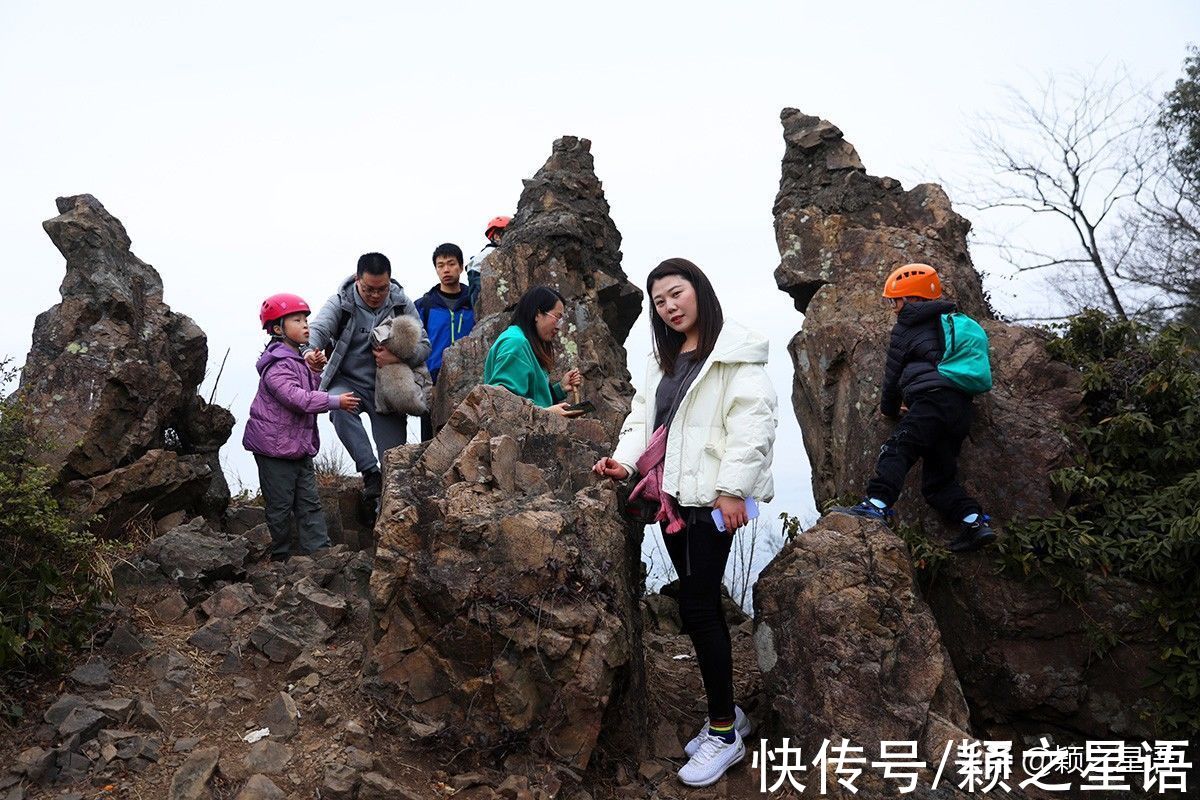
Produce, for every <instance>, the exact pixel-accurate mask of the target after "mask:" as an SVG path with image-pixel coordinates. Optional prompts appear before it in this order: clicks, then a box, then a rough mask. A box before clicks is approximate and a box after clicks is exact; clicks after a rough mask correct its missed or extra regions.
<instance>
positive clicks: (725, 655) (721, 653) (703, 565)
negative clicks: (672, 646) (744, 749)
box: [661, 508, 736, 720]
mask: <svg viewBox="0 0 1200 800" xmlns="http://www.w3.org/2000/svg"><path fill="white" fill-rule="evenodd" d="M680 511H681V512H682V514H683V516H684V518H685V519H686V520H687V521H688V523H687V527H686V528H684V529H683V530H682V531H680V532H679V533H666V523H663V524H662V526H661V527H662V529H663V542H664V543H665V544H666V546H667V554H668V555H670V557H671V564H672V565H674V567H675V574H676V575H678V576H679V617H680V620H681V621H682V622H683V632H684V633H686V634H687V635H688V636H689V637H691V640H692V647H694V648H696V662H697V663H698V664H699V665H700V677H701V679H702V680H703V681H704V693H705V694H706V695H707V696H708V718H709V719H720V720H724V719H733V714H734V711H733V643H732V640H731V639H730V637H729V624H728V623H727V622H726V621H725V609H724V608H722V606H721V580H722V578H724V577H725V563H726V562H727V561H728V560H729V548H730V545H732V543H733V537H734V536H735V535H736V534H729V533H722V532H721V531H719V530H717V526H716V525H715V524H714V523H713V520H712V509H711V508H682V509H680Z"/></svg>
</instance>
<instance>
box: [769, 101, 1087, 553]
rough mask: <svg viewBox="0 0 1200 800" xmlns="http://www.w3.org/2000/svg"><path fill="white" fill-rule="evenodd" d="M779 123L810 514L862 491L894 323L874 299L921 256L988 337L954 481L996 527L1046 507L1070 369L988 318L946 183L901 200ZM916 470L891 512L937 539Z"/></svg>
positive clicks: (821, 139)
mask: <svg viewBox="0 0 1200 800" xmlns="http://www.w3.org/2000/svg"><path fill="white" fill-rule="evenodd" d="M782 120H783V128H784V140H785V142H786V144H787V149H786V152H785V155H784V158H783V177H782V179H781V181H780V185H779V194H778V196H777V197H776V200H775V208H774V214H775V236H776V240H777V243H778V245H779V253H780V257H781V261H780V265H779V267H778V269H776V271H775V280H776V283H777V284H778V285H779V288H780V289H781V290H783V291H785V292H787V293H788V294H790V295H791V296H792V297H793V298H794V300H795V303H796V309H797V310H798V311H800V312H802V313H803V314H804V325H803V327H802V329H801V330H800V332H799V333H797V334H796V336H795V338H793V339H792V342H791V345H790V347H789V350H790V352H791V354H792V360H793V362H794V364H795V368H796V378H795V382H794V384H793V388H792V403H793V405H794V406H795V410H796V417H797V418H798V419H799V421H800V427H801V429H802V430H803V431H804V444H805V448H806V449H807V450H808V457H809V461H810V462H811V464H812V474H813V492H814V494H815V495H816V500H817V504H818V506H820V505H821V504H823V503H825V502H827V501H829V500H831V499H833V498H834V497H837V496H839V495H843V494H845V493H847V492H860V491H862V487H863V486H864V485H865V483H866V480H867V478H868V477H869V476H870V474H871V471H872V468H873V466H874V463H875V458H876V456H877V454H878V452H879V445H880V443H882V442H883V440H884V439H886V438H887V436H888V434H889V432H890V429H891V423H890V422H889V421H887V420H885V419H883V418H881V417H880V416H879V414H878V408H879V391H880V384H881V382H882V378H883V365H884V358H885V355H886V346H887V342H888V337H889V334H890V331H891V326H892V322H893V318H892V314H891V312H890V310H889V309H887V308H886V307H885V306H884V305H883V304H882V303H881V302H880V300H879V297H880V293H881V291H882V287H883V281H884V278H885V277H886V276H887V275H888V273H889V272H891V271H892V270H893V269H895V268H896V267H898V266H900V265H902V264H905V263H908V262H913V261H919V262H924V263H928V264H931V265H933V266H934V267H935V268H936V269H937V270H938V272H939V273H940V275H941V276H942V283H943V286H945V287H946V295H947V296H948V297H949V298H951V299H953V300H955V301H956V302H957V303H958V306H959V310H961V311H963V312H965V313H967V314H970V315H971V316H972V317H974V318H975V319H977V320H980V321H981V322H982V324H983V325H984V328H985V329H986V330H987V332H988V335H989V337H990V339H991V347H992V369H993V376H994V379H995V388H994V389H993V390H992V391H991V392H990V393H989V394H987V395H984V396H982V397H980V398H978V399H977V400H976V403H975V413H976V420H975V424H974V425H973V426H972V429H971V436H970V438H969V439H968V440H967V442H966V444H965V445H964V447H963V456H962V459H961V461H960V475H961V477H962V479H963V482H964V483H965V485H966V486H967V488H968V490H970V491H972V492H973V493H975V494H976V495H977V496H978V497H979V499H980V501H981V502H982V503H983V505H984V507H985V508H986V509H987V510H988V512H989V513H991V514H992V515H993V517H996V518H998V519H1001V520H1007V519H1010V518H1011V517H1013V516H1017V515H1037V514H1045V513H1047V512H1049V511H1051V510H1052V509H1053V508H1054V504H1055V501H1054V497H1053V492H1052V487H1051V484H1050V477H1049V476H1050V472H1051V471H1052V470H1053V469H1054V468H1055V467H1058V466H1063V465H1064V464H1065V463H1066V462H1067V460H1068V458H1069V456H1070V454H1071V452H1072V445H1071V442H1070V441H1069V440H1068V439H1067V438H1066V436H1065V435H1064V433H1063V430H1064V429H1065V428H1066V427H1067V426H1068V425H1069V424H1070V423H1071V422H1072V421H1073V420H1074V419H1075V418H1076V416H1077V414H1078V413H1079V411H1080V409H1081V406H1082V400H1083V395H1082V391H1081V389H1080V381H1079V376H1078V374H1077V373H1076V372H1075V371H1074V370H1072V369H1071V368H1070V367H1069V366H1067V365H1066V364H1062V363H1059V362H1056V361H1054V360H1053V359H1051V358H1050V357H1049V356H1048V355H1047V353H1046V350H1045V347H1044V345H1043V339H1042V336H1041V334H1039V333H1038V332H1036V331H1034V330H1032V329H1030V328H1025V327H1020V326H1016V325H1007V324H1004V323H1002V322H998V321H996V319H995V315H994V314H993V312H992V310H991V308H990V307H989V306H988V303H987V301H986V299H985V297H984V294H983V290H982V286H981V283H980V279H979V274H978V273H977V272H976V271H975V268H974V267H973V266H972V264H971V258H970V255H969V253H968V252H967V232H968V231H969V230H970V223H969V222H968V221H967V220H966V219H964V218H963V217H961V216H959V215H958V214H957V213H955V211H954V210H953V208H951V205H950V200H949V198H948V197H947V196H946V193H945V192H943V191H942V189H941V187H939V186H937V185H934V184H922V185H920V186H917V187H915V188H913V189H912V190H910V191H905V190H904V188H903V187H902V186H901V185H900V184H899V182H898V181H895V180H893V179H892V178H878V177H875V176H873V175H868V174H867V172H866V170H865V169H864V167H863V164H862V162H861V160H860V159H859V157H858V154H857V153H856V152H855V150H854V147H853V146H852V145H851V144H850V143H849V142H847V141H846V140H845V139H843V138H842V132H841V131H840V130H839V129H838V128H837V127H835V126H834V125H833V124H831V123H829V122H827V121H825V120H822V119H819V118H817V117H811V116H808V115H805V114H803V113H801V112H799V111H797V110H795V109H784V111H783V114H782ZM916 472H917V471H916V470H914V475H913V476H911V479H910V482H909V485H908V488H907V490H906V491H905V493H904V495H903V497H902V498H901V500H900V502H899V503H898V504H897V508H898V512H899V513H900V515H901V516H902V517H903V518H904V519H906V520H908V521H912V520H914V519H923V520H924V521H925V522H926V523H927V524H926V528H927V529H928V530H931V531H932V530H936V528H937V525H938V520H937V519H936V518H935V517H934V516H933V515H932V514H931V513H930V512H928V511H927V509H926V506H925V503H924V501H923V500H922V498H921V495H920V492H919V491H918V490H917V482H918V478H917V476H916V474H915V473H916Z"/></svg>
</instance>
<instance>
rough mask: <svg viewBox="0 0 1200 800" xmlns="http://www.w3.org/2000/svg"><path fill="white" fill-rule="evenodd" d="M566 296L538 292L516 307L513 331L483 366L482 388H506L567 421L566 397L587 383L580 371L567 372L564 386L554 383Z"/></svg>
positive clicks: (540, 288)
mask: <svg viewBox="0 0 1200 800" xmlns="http://www.w3.org/2000/svg"><path fill="white" fill-rule="evenodd" d="M563 315H564V307H563V296H562V295H561V294H559V293H558V292H556V291H555V290H553V289H551V288H550V287H548V286H535V287H533V288H532V289H530V290H529V291H527V292H526V293H525V294H524V295H522V296H521V299H520V300H519V301H518V302H517V307H516V308H515V309H513V314H512V320H511V323H510V324H509V326H508V328H506V329H505V330H504V332H503V333H501V334H500V336H499V337H497V339H496V341H495V343H494V344H493V345H492V349H491V350H489V351H488V356H487V360H486V361H485V362H484V363H483V382H484V383H486V384H488V385H490V386H503V387H504V388H505V389H508V390H509V391H510V392H512V393H513V394H517V395H520V396H521V397H524V398H525V399H526V400H530V401H532V402H533V403H534V405H537V406H540V407H541V408H544V409H546V410H547V411H553V412H554V413H555V414H561V415H562V416H564V417H575V416H579V413H580V412H578V411H568V410H567V405H568V403H566V402H564V401H565V400H566V397H567V392H568V391H570V390H572V389H578V388H579V385H580V384H581V383H583V376H582V375H580V374H579V370H577V369H572V370H568V371H567V372H566V374H564V375H563V377H562V380H561V381H560V382H557V383H551V382H550V370H551V369H553V367H554V339H555V337H556V336H557V334H558V330H559V328H561V327H562V322H563Z"/></svg>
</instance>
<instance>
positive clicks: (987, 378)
mask: <svg viewBox="0 0 1200 800" xmlns="http://www.w3.org/2000/svg"><path fill="white" fill-rule="evenodd" d="M942 338H943V340H944V341H945V343H946V350H945V353H944V354H943V355H942V360H941V361H940V362H938V365H937V368H938V372H940V373H941V374H942V376H943V377H944V378H946V380H948V381H950V382H951V383H953V384H954V385H955V386H957V387H958V388H959V389H962V390H963V391H964V392H966V393H967V394H983V393H984V392H986V391H988V390H990V389H991V388H992V365H991V363H990V362H989V361H988V337H987V332H985V331H984V330H983V327H982V326H981V325H980V324H979V323H978V322H976V321H975V320H973V319H971V318H970V317H968V316H967V315H966V314H959V313H958V312H955V313H953V314H942Z"/></svg>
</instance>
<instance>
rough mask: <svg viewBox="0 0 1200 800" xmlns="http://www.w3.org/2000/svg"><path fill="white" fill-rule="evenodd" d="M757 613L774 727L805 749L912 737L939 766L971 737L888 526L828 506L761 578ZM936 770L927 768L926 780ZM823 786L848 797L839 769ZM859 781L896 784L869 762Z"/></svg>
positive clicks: (868, 791) (946, 661) (944, 658)
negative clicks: (950, 745)
mask: <svg viewBox="0 0 1200 800" xmlns="http://www.w3.org/2000/svg"><path fill="white" fill-rule="evenodd" d="M754 615H755V616H754V621H755V632H754V642H755V650H756V652H757V655H758V666H759V669H760V670H762V676H763V683H764V689H765V694H766V696H767V697H770V698H771V704H772V710H773V711H774V712H775V714H776V718H777V722H778V727H779V734H780V736H788V737H791V739H792V742H793V744H796V743H799V744H801V746H802V748H803V752H804V753H808V754H815V753H817V751H818V750H819V749H820V747H821V744H822V742H824V741H825V740H830V741H831V742H834V743H837V742H840V741H841V740H842V738H843V737H844V738H846V739H849V740H850V742H852V743H853V744H855V745H857V746H860V747H863V748H864V752H865V753H866V754H867V755H868V757H871V756H872V754H878V753H879V752H880V750H879V743H880V742H881V741H901V742H904V741H913V742H917V743H918V748H919V760H923V761H926V762H932V763H933V764H934V765H935V767H934V770H936V764H937V763H938V759H939V757H940V756H941V754H942V753H943V751H944V748H945V746H946V743H947V742H948V741H955V742H959V741H962V740H963V739H970V738H972V737H971V735H970V733H969V732H968V731H969V729H970V720H969V715H968V711H967V704H966V701H965V700H964V699H963V694H962V690H961V689H960V688H959V683H958V678H957V676H956V675H955V673H954V669H953V667H952V666H951V664H950V658H949V655H948V653H947V652H946V648H945V646H944V645H943V644H942V638H941V635H940V632H939V630H938V626H937V623H936V622H935V620H934V617H933V614H932V613H931V612H930V610H929V607H928V606H927V605H926V603H925V600H924V598H922V596H921V593H920V591H919V590H918V588H917V585H916V581H915V576H914V574H913V568H912V564H911V563H910V560H909V556H908V548H907V547H906V546H905V544H904V542H903V541H902V540H901V539H900V538H899V537H898V536H896V535H895V534H894V533H892V532H891V531H889V530H887V529H886V528H884V527H883V526H881V525H877V524H876V523H873V522H867V521H865V520H862V519H859V518H856V517H850V516H846V515H842V514H833V515H829V516H826V517H825V518H823V519H822V520H821V521H820V522H818V523H817V525H816V526H815V527H813V528H811V529H809V530H808V531H806V532H804V533H803V534H801V535H800V536H797V537H795V538H794V539H792V541H791V542H789V543H788V544H786V545H785V546H784V548H783V550H782V551H781V552H780V553H779V555H778V556H776V557H775V558H774V559H773V560H772V561H771V563H770V564H769V565H768V566H767V567H766V569H764V570H763V571H762V573H761V575H760V576H759V579H758V582H757V583H756V584H755V587H754ZM810 758H811V755H810ZM934 770H930V771H929V772H928V774H923V776H922V779H921V781H920V782H919V783H920V784H921V785H922V786H923V787H929V786H930V785H931V779H932V777H933V771H934ZM816 780H818V779H817V777H816V776H814V775H809V776H808V780H807V781H806V782H807V783H813V782H814V781H816ZM829 783H830V784H831V793H830V794H829V795H828V796H833V797H842V796H845V797H847V798H848V797H851V796H852V795H851V794H850V793H849V792H843V791H842V790H841V787H839V786H838V785H837V781H836V778H835V777H832V776H831V777H830V780H829ZM857 786H858V789H859V791H860V792H861V793H862V794H861V795H860V796H866V797H895V796H898V791H897V789H898V786H897V784H896V783H894V782H885V781H883V780H882V778H881V776H880V774H879V773H878V772H871V771H866V772H865V773H864V774H863V776H862V779H861V780H860V781H858V783H857ZM814 796H815V795H814ZM914 796H917V797H922V796H933V795H929V794H924V795H923V794H916V795H914Z"/></svg>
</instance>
